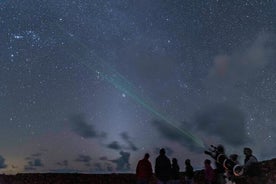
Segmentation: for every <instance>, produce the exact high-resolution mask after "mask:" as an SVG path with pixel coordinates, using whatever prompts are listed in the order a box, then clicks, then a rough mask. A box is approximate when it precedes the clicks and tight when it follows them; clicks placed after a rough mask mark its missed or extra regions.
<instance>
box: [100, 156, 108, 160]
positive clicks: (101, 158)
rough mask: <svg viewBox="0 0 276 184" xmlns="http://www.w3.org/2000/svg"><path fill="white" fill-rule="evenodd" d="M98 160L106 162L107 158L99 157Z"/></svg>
mask: <svg viewBox="0 0 276 184" xmlns="http://www.w3.org/2000/svg"><path fill="white" fill-rule="evenodd" d="M99 159H100V160H103V161H105V160H108V158H107V157H105V156H103V157H100V158H99Z"/></svg>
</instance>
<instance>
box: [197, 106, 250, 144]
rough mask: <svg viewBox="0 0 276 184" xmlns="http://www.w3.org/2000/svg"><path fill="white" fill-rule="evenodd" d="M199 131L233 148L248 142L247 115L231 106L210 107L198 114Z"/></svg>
mask: <svg viewBox="0 0 276 184" xmlns="http://www.w3.org/2000/svg"><path fill="white" fill-rule="evenodd" d="M196 123H197V125H198V129H199V130H201V131H202V132H204V133H207V134H210V135H214V136H218V137H219V138H220V139H221V140H222V141H224V142H225V143H228V144H230V145H232V146H240V145H243V144H244V143H246V142H248V141H249V140H248V137H247V134H246V127H245V115H244V113H243V112H242V111H241V110H240V109H239V108H237V107H234V106H232V105H229V104H217V105H213V106H209V107H207V108H206V109H204V110H202V111H201V112H198V113H196Z"/></svg>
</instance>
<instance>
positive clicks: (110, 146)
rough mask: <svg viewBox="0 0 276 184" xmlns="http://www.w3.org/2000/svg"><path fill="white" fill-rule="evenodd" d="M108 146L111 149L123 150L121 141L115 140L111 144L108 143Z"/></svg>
mask: <svg viewBox="0 0 276 184" xmlns="http://www.w3.org/2000/svg"><path fill="white" fill-rule="evenodd" d="M107 147H108V148H110V149H114V150H121V149H122V146H121V145H119V143H118V142H117V141H113V142H111V143H110V144H108V145H107Z"/></svg>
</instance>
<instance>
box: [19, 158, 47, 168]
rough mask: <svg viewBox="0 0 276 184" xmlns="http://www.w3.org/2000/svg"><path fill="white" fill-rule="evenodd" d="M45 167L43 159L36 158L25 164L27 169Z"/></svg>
mask: <svg viewBox="0 0 276 184" xmlns="http://www.w3.org/2000/svg"><path fill="white" fill-rule="evenodd" d="M41 167H44V164H43V163H42V161H41V159H39V158H35V159H32V160H30V161H28V162H27V165H25V166H24V170H25V171H34V170H37V168H41Z"/></svg>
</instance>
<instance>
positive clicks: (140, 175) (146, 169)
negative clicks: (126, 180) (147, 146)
mask: <svg viewBox="0 0 276 184" xmlns="http://www.w3.org/2000/svg"><path fill="white" fill-rule="evenodd" d="M149 157H150V155H149V154H148V153H146V154H145V156H144V158H143V159H142V160H139V162H138V164H137V166H136V177H137V184H148V183H149V180H150V178H151V176H152V166H151V162H150V161H149Z"/></svg>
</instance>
